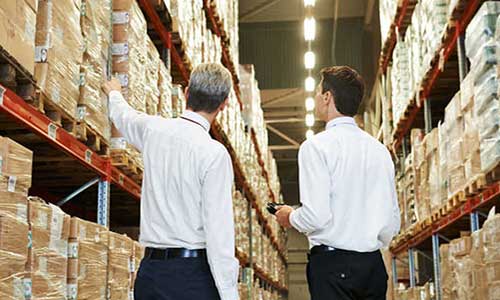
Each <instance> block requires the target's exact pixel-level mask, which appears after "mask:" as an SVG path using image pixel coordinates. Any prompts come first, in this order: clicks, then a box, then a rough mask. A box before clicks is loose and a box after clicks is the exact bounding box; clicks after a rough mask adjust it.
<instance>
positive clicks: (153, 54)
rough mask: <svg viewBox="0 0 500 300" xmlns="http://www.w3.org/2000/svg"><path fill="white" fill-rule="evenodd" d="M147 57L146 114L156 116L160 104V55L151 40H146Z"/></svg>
mask: <svg viewBox="0 0 500 300" xmlns="http://www.w3.org/2000/svg"><path fill="white" fill-rule="evenodd" d="M146 40H147V41H146V43H147V57H146V73H145V74H146V75H145V76H146V78H145V85H146V86H145V92H146V93H145V95H144V96H145V97H146V112H147V114H148V115H153V116H156V115H157V114H158V105H159V103H160V90H159V88H158V80H159V72H160V62H161V60H160V54H158V50H157V49H156V46H155V45H154V44H153V42H152V41H151V39H149V38H146Z"/></svg>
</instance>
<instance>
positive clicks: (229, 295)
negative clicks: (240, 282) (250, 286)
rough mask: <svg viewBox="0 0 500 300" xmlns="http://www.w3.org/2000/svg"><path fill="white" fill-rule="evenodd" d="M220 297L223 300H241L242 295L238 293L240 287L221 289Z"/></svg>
mask: <svg viewBox="0 0 500 300" xmlns="http://www.w3.org/2000/svg"><path fill="white" fill-rule="evenodd" d="M219 296H220V298H221V300H238V299H240V293H239V292H238V286H237V285H236V286H233V287H229V288H225V289H219Z"/></svg>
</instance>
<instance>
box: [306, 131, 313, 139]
mask: <svg viewBox="0 0 500 300" xmlns="http://www.w3.org/2000/svg"><path fill="white" fill-rule="evenodd" d="M313 136H314V131H312V129H308V130H307V131H306V138H307V139H310V138H312V137H313Z"/></svg>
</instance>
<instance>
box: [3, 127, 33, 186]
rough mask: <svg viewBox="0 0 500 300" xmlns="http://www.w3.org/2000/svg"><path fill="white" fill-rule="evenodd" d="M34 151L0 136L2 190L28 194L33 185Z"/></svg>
mask: <svg viewBox="0 0 500 300" xmlns="http://www.w3.org/2000/svg"><path fill="white" fill-rule="evenodd" d="M32 165H33V152H31V151H30V150H28V149H27V148H25V147H23V146H21V145H20V144H18V143H16V142H14V141H13V140H11V139H9V138H4V137H1V136H0V191H9V192H17V193H22V194H24V195H27V194H28V189H29V188H30V187H31V177H32V176H31V172H32Z"/></svg>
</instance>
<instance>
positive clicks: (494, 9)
mask: <svg viewBox="0 0 500 300" xmlns="http://www.w3.org/2000/svg"><path fill="white" fill-rule="evenodd" d="M499 14H500V4H499V3H498V2H495V1H487V2H485V3H484V4H483V5H482V6H481V8H480V9H479V11H478V12H477V13H476V15H475V16H474V18H473V19H472V20H471V22H470V24H469V26H467V29H466V35H465V50H466V54H467V57H469V58H471V59H473V58H474V57H475V56H476V55H477V54H478V52H479V49H480V48H481V46H483V45H484V44H485V43H487V42H488V41H490V40H491V39H492V38H493V37H494V36H495V29H496V21H497V17H498V15H499Z"/></svg>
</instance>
